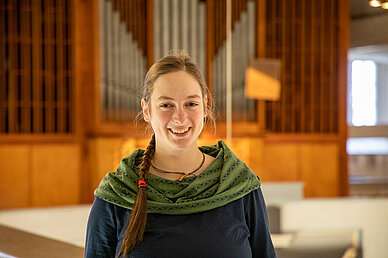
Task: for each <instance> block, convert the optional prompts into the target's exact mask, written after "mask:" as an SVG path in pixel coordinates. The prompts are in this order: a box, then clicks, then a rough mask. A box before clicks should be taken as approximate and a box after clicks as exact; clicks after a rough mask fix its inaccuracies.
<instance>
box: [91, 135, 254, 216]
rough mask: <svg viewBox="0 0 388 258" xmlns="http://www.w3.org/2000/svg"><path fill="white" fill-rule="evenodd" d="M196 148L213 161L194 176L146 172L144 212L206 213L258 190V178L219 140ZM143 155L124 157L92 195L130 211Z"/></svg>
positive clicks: (136, 151) (132, 154)
mask: <svg viewBox="0 0 388 258" xmlns="http://www.w3.org/2000/svg"><path fill="white" fill-rule="evenodd" d="M199 149H200V150H201V151H202V152H203V153H205V154H208V155H210V156H213V157H215V160H214V161H213V162H212V163H211V164H210V165H209V166H208V167H207V168H206V169H205V170H204V171H202V173H200V174H199V175H198V176H190V177H186V178H184V179H183V180H182V181H173V180H168V179H165V178H162V177H159V176H157V175H154V174H151V173H149V175H148V179H147V187H146V194H147V207H148V208H147V209H148V210H147V212H148V213H159V214H174V215H177V214H190V213H197V212H202V211H207V210H211V209H214V208H218V207H221V206H223V205H226V204H228V203H230V202H232V201H234V200H237V199H239V198H241V197H243V196H244V195H246V194H248V193H250V192H251V191H253V190H255V189H258V188H259V187H260V179H259V178H258V177H257V176H256V175H255V174H254V173H253V171H252V170H251V169H250V168H249V167H248V166H247V165H246V164H245V163H244V162H242V161H241V160H239V159H238V158H237V157H236V155H234V154H233V152H232V151H231V150H230V149H229V148H228V146H227V145H226V144H225V143H224V142H223V141H219V142H218V143H217V144H216V145H212V146H202V147H199ZM143 153H144V150H142V149H138V150H135V151H134V152H132V153H131V154H130V155H129V156H128V157H126V158H124V159H123V160H122V161H121V162H120V165H119V167H118V168H117V171H116V172H109V173H108V174H107V175H106V176H105V177H104V179H103V180H102V181H101V183H100V185H99V186H98V188H97V189H96V190H95V192H94V194H95V196H97V197H99V198H101V199H103V200H105V201H107V202H110V203H113V204H115V205H118V206H121V207H124V208H127V209H130V210H131V209H132V207H133V204H134V200H135V197H136V193H137V190H138V180H139V176H138V175H139V168H138V166H139V164H140V163H141V159H142V156H143Z"/></svg>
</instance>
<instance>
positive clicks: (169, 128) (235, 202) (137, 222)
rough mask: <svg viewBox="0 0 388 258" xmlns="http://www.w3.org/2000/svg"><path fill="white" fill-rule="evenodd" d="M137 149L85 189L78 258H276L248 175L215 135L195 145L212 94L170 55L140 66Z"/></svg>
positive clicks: (187, 64)
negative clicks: (90, 194) (89, 199)
mask: <svg viewBox="0 0 388 258" xmlns="http://www.w3.org/2000/svg"><path fill="white" fill-rule="evenodd" d="M141 105H142V109H143V112H142V115H143V118H144V120H145V121H146V122H148V123H149V124H150V126H151V127H152V130H153V133H154V134H153V135H152V137H151V141H150V143H149V145H148V147H147V148H146V150H145V151H144V150H141V149H139V150H136V151H134V152H133V153H131V154H130V155H129V156H128V157H126V158H124V159H123V160H122V161H121V163H120V165H119V167H118V169H117V171H116V172H111V173H108V174H107V175H106V176H105V177H104V179H103V180H102V182H101V183H100V186H99V187H98V188H97V189H96V191H95V196H96V198H95V201H94V203H93V207H92V210H91V212H90V217H89V221H88V227H87V235H86V247H85V256H86V257H114V256H116V257H118V256H124V257H126V256H129V257H147V258H148V257H276V254H275V251H274V248H273V245H272V241H271V237H270V233H269V227H268V222H267V211H266V207H265V203H264V200H263V196H262V193H261V190H260V180H259V179H258V177H257V176H256V175H255V174H254V173H253V172H252V171H251V170H250V169H249V168H248V167H247V166H246V165H245V164H244V163H243V162H242V161H240V160H239V159H238V158H237V157H236V156H235V155H234V154H233V153H232V152H231V151H230V149H229V148H228V147H227V146H226V144H225V143H224V142H222V141H219V142H218V144H217V145H214V146H203V147H199V148H198V146H197V139H198V137H199V135H200V133H201V131H202V129H203V126H204V122H205V120H206V121H210V122H213V123H214V118H213V101H212V98H211V95H210V92H209V91H208V88H207V86H206V84H205V81H204V78H203V77H202V75H201V73H200V70H199V67H198V66H197V65H196V64H195V63H194V62H193V61H192V60H191V59H190V58H189V57H188V56H186V55H183V54H178V55H170V56H167V57H164V58H162V59H160V60H159V61H157V62H156V63H155V64H154V65H153V66H152V67H151V68H150V70H149V71H148V73H147V75H146V77H145V82H144V89H143V98H142V100H141Z"/></svg>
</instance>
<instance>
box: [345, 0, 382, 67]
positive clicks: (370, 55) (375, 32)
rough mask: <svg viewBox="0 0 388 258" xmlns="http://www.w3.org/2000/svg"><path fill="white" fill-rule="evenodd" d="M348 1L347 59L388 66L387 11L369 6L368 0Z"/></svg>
mask: <svg viewBox="0 0 388 258" xmlns="http://www.w3.org/2000/svg"><path fill="white" fill-rule="evenodd" d="M349 1H350V19H351V21H350V22H351V29H350V33H351V37H350V47H351V48H350V49H349V59H368V60H373V61H375V62H378V63H386V64H388V26H387V25H388V10H385V9H383V8H381V7H376V8H375V7H371V6H369V0H349Z"/></svg>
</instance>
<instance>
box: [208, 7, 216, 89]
mask: <svg viewBox="0 0 388 258" xmlns="http://www.w3.org/2000/svg"><path fill="white" fill-rule="evenodd" d="M206 21H207V26H206V83H207V86H208V87H209V90H210V92H213V93H214V88H213V69H214V68H213V67H214V66H213V59H214V39H215V36H214V1H212V0H208V1H206Z"/></svg>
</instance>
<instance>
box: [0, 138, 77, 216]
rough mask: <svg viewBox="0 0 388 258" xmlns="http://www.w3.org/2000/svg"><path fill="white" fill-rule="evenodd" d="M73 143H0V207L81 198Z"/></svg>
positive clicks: (72, 200)
mask: <svg viewBox="0 0 388 258" xmlns="http://www.w3.org/2000/svg"><path fill="white" fill-rule="evenodd" d="M79 153H80V148H79V146H77V145H75V144H0V171H1V180H0V189H1V195H0V209H4V208H19V207H40V206H54V205H70V204H75V203H79V202H80V192H81V187H80V173H79V172H80V161H81V160H80V158H79V157H80V155H79Z"/></svg>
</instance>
